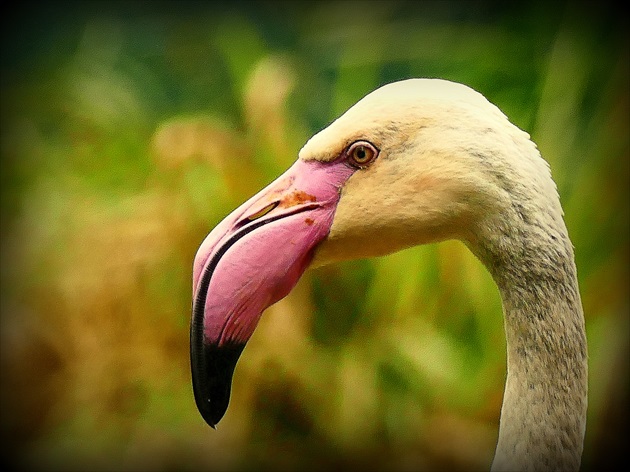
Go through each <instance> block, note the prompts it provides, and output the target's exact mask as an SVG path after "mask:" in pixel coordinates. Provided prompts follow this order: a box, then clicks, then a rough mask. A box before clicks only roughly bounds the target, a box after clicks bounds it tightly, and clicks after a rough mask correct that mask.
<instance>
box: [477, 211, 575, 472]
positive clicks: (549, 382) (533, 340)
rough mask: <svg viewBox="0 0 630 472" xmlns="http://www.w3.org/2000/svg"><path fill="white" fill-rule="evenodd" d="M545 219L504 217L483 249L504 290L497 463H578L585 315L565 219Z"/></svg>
mask: <svg viewBox="0 0 630 472" xmlns="http://www.w3.org/2000/svg"><path fill="white" fill-rule="evenodd" d="M549 221H552V223H551V224H541V222H540V221H538V222H535V223H534V224H533V225H525V224H521V225H520V226H519V225H514V224H508V225H505V226H504V227H503V228H502V231H500V232H499V233H501V239H500V240H498V239H496V238H495V240H493V241H490V242H489V244H487V245H486V246H485V247H484V249H483V251H481V252H482V254H481V258H482V260H484V262H485V263H486V265H487V266H488V268H489V269H490V271H491V273H492V275H493V277H494V279H495V281H496V283H497V285H498V287H499V290H500V292H501V297H502V301H503V311H504V319H505V333H506V339H507V380H506V386H505V393H504V397H503V406H502V408H501V420H500V425H499V439H498V443H497V448H496V452H495V457H494V461H493V464H492V470H496V471H499V470H531V471H543V470H578V469H579V466H580V460H581V455H582V447H583V440H584V431H585V427H586V402H587V361H586V358H587V354H586V350H587V349H586V334H585V329H584V316H583V312H582V304H581V301H580V295H579V291H578V283H577V276H576V267H575V263H574V256H573V249H572V245H571V242H570V241H569V238H568V235H567V231H566V227H565V226H564V223H563V222H562V219H561V218H553V219H551V220H549ZM512 223H514V222H512ZM494 234H497V233H496V232H495V233H494Z"/></svg>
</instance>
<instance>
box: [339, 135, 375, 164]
mask: <svg viewBox="0 0 630 472" xmlns="http://www.w3.org/2000/svg"><path fill="white" fill-rule="evenodd" d="M346 154H347V156H348V161H349V162H350V164H351V165H353V166H354V167H358V168H359V169H363V168H365V167H367V166H368V165H369V164H370V163H371V162H372V161H373V160H374V159H376V158H377V157H378V149H376V146H374V145H373V144H372V143H370V142H368V141H356V142H354V143H352V144H351V145H350V147H348V150H347V151H346Z"/></svg>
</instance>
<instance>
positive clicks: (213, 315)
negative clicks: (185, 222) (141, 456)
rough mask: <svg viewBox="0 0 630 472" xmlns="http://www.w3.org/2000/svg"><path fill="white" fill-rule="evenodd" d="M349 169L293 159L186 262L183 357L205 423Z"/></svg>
mask: <svg viewBox="0 0 630 472" xmlns="http://www.w3.org/2000/svg"><path fill="white" fill-rule="evenodd" d="M354 171H355V169H353V168H351V167H350V166H348V165H347V164H345V163H343V162H330V163H322V162H319V161H314V160H309V161H303V160H298V161H296V163H295V164H294V165H293V166H292V167H290V168H289V169H288V170H287V171H286V172H285V173H284V174H283V175H281V176H280V177H279V178H278V179H277V180H275V181H274V182H272V183H271V184H270V185H269V186H268V187H266V188H265V189H264V190H262V191H261V192H260V193H258V194H257V195H255V196H254V197H252V198H251V199H250V200H248V201H247V202H245V203H244V204H243V205H241V206H240V207H239V208H237V209H236V210H235V211H233V212H232V213H231V214H230V215H229V216H227V217H226V218H225V219H224V220H223V221H222V222H221V223H219V224H218V225H217V226H216V227H215V228H214V229H213V230H212V232H210V234H209V235H208V236H207V237H206V239H205V240H204V242H203V243H202V244H201V246H200V248H199V250H198V252H197V255H196V257H195V262H194V267H193V307H192V320H191V327H190V359H191V369H192V384H193V390H194V396H195V402H196V403H197V408H198V409H199V412H200V413H201V415H202V417H203V418H204V420H205V421H206V422H207V423H208V424H209V425H210V426H212V427H213V428H214V427H215V425H216V424H217V423H218V422H219V420H220V419H221V418H222V417H223V415H224V414H225V411H226V410H227V407H228V403H229V399H230V390H231V384H232V375H233V373H234V368H235V367H236V363H237V361H238V359H239V356H240V355H241V352H242V351H243V348H244V347H245V344H246V343H247V341H248V340H249V338H250V336H251V335H252V333H253V332H254V329H255V328H256V325H257V324H258V320H259V319H260V316H261V314H262V312H263V311H264V310H265V309H266V308H267V307H269V306H270V305H272V304H274V303H275V302H277V301H278V300H280V299H282V298H284V297H285V296H286V295H287V294H288V293H289V292H290V291H291V289H292V288H293V287H294V286H295V284H296V283H297V281H298V280H299V278H300V277H301V275H302V274H303V273H304V271H305V270H306V268H307V267H308V265H309V263H310V262H311V260H312V257H313V252H314V249H315V247H316V246H317V244H318V243H319V242H320V241H322V240H323V239H324V238H325V237H326V236H327V235H328V232H329V231H330V227H331V225H332V221H333V217H334V213H335V209H336V207H337V203H338V201H339V198H340V190H341V187H342V186H343V184H344V183H345V182H346V180H347V179H348V178H349V177H350V175H352V173H353V172H354Z"/></svg>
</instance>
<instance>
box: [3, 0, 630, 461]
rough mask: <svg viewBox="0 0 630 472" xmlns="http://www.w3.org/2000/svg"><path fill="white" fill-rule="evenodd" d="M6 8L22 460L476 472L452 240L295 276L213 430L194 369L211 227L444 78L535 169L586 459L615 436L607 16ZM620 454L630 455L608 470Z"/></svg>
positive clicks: (612, 129) (599, 455)
mask: <svg viewBox="0 0 630 472" xmlns="http://www.w3.org/2000/svg"><path fill="white" fill-rule="evenodd" d="M20 5H21V6H18V7H14V9H13V10H8V8H7V7H3V9H4V10H6V11H4V12H3V18H2V76H1V78H0V80H1V84H2V102H1V150H2V160H1V165H2V168H1V171H2V172H1V184H2V190H1V196H2V200H1V209H2V265H1V276H2V300H1V308H2V318H1V335H2V337H1V358H0V360H1V369H2V370H1V387H2V388H1V400H2V402H1V426H2V457H3V461H4V462H5V463H11V464H13V465H14V466H16V467H17V468H22V469H27V470H31V469H33V470H40V469H41V470H77V471H78V470H80V471H84V470H157V471H166V470H178V471H179V470H230V471H231V470H329V469H331V470H332V469H334V470H366V469H367V470H374V469H377V470H380V469H382V470H482V469H488V468H489V466H490V463H491V460H492V456H493V452H494V446H495V442H496V438H497V428H498V417H499V409H500V405H501V400H502V393H503V386H504V379H505V341H504V334H503V324H502V315H501V302H500V299H499V295H498V291H497V289H496V287H495V286H494V284H493V282H492V280H491V278H490V276H489V275H488V273H487V272H486V270H485V269H484V268H483V267H482V266H481V264H480V263H479V262H478V261H477V260H476V259H475V258H474V257H473V256H472V255H471V254H470V253H468V252H467V250H466V249H465V248H464V246H463V245H462V244H460V243H457V242H445V243H442V244H438V245H433V246H427V247H418V248H414V249H410V250H407V251H404V252H401V253H398V254H394V255H392V256H389V257H384V258H379V259H374V260H369V261H356V262H352V263H344V264H341V265H337V266H331V267H325V268H321V269H317V270H312V271H309V272H307V274H306V275H305V276H304V277H303V279H302V280H301V281H300V283H299V284H298V286H297V287H296V289H295V290H294V291H293V292H292V293H291V294H290V295H289V296H288V297H287V298H286V299H284V300H283V301H281V302H279V303H278V304H277V305H275V306H274V307H272V308H270V309H269V310H267V312H266V313H265V315H264V316H263V318H262V321H261V323H260V325H259V327H258V329H257V331H256V333H255V334H254V336H253V338H252V340H251V341H250V343H249V344H248V346H247V349H246V350H245V352H244V355H243V356H242V358H241V360H240V361H239V364H238V366H237V369H236V375H235V378H234V384H233V394H232V401H231V404H230V408H229V410H228V412H227V415H226V416H225V418H224V419H223V421H222V422H221V423H220V424H219V426H218V429H217V431H214V430H211V429H210V428H209V427H208V426H207V425H206V424H205V423H204V422H203V420H202V419H201V417H200V416H199V414H198V413H197V410H196V408H195V405H194V401H193V397H192V392H191V386H190V374H189V360H188V336H189V334H188V323H189V316H190V306H191V266H192V260H193V257H194V254H195V252H196V249H197V247H198V245H199V244H200V242H201V241H202V239H203V238H204V237H205V235H206V234H207V232H209V231H210V229H211V228H212V227H213V226H214V225H215V224H216V223H217V222H219V221H220V220H221V219H222V218H223V217H224V216H225V215H227V214H228V213H229V212H230V211H231V210H232V209H233V208H235V207H236V206H237V205H238V204H240V203H241V202H242V201H244V200H245V199H246V198H248V197H249V196H250V195H252V194H253V193H255V192H256V191H258V190H259V189H260V188H262V187H263V186H264V185H265V184H267V183H268V182H270V181H271V180H273V179H274V177H276V176H277V175H279V174H280V173H281V172H282V171H283V170H284V169H286V168H287V167H288V166H289V165H290V164H291V163H292V162H293V160H294V159H295V158H296V156H297V152H298V150H299V149H300V147H301V146H302V145H303V144H304V142H305V141H306V140H307V139H308V138H309V137H310V136H311V135H312V134H313V133H315V132H316V131H318V130H319V129H321V128H323V127H325V126H326V125H327V124H328V123H329V122H330V121H332V120H333V119H334V118H335V117H336V116H338V115H339V114H340V113H342V112H343V111H344V110H346V109H347V108H348V107H349V106H350V105H352V104H353V103H354V102H355V101H357V100H358V99H360V98H361V97H362V96H364V95H365V94H366V93H368V92H369V91H371V90H373V89H374V88H376V87H378V86H379V85H381V84H384V83H387V82H390V81H393V80H398V79H402V78H407V77H442V78H446V79H450V80H455V81H458V82H463V83H465V84H468V85H470V86H472V87H473V88H475V89H477V90H479V91H480V92H482V93H483V94H484V95H485V96H486V97H488V99H489V100H490V101H492V102H494V103H495V104H497V105H498V106H499V107H500V108H501V109H502V110H503V111H504V112H505V113H506V114H507V115H508V116H509V117H510V119H511V120H512V121H513V122H514V123H515V124H517V125H518V126H519V127H521V128H523V129H525V130H526V131H528V132H529V133H530V134H531V135H532V138H533V139H534V141H536V142H537V144H538V146H539V148H540V150H541V152H542V154H543V156H544V157H545V158H546V159H547V160H548V161H549V163H550V165H551V168H552V172H553V175H554V177H555V179H556V181H557V184H558V188H559V192H560V195H561V199H562V202H563V205H564V209H565V213H566V221H567V225H568V227H569V232H570V235H571V238H572V240H573V243H574V245H575V250H576V258H577V265H578V271H579V280H580V285H581V293H582V297H583V298H582V299H583V304H584V309H585V316H586V323H587V331H588V339H589V355H590V359H589V362H590V387H589V388H590V391H589V393H590V396H589V414H588V426H587V433H586V445H585V454H584V460H583V469H584V470H591V469H595V468H597V467H600V466H601V465H602V464H605V463H606V462H608V463H614V461H616V460H618V459H621V458H622V457H623V456H624V455H625V451H624V448H625V449H627V441H628V425H627V421H628V420H627V414H628V406H627V402H628V383H629V375H628V357H629V353H628V341H629V304H628V279H629V277H628V256H629V254H628V225H629V218H628V213H629V210H628V206H629V195H628V184H629V179H630V176H629V161H630V160H629V129H630V127H629V115H630V114H629V41H628V15H627V13H622V10H621V8H622V7H621V3H619V5H620V6H619V7H617V8H613V7H611V6H610V5H608V4H607V3H586V2H584V3H566V2H533V3H522V4H521V2H472V1H471V2H431V3H426V2H413V1H384V2H362V3H345V2H317V3H302V2H286V3H285V2H259V3H245V2H226V3H197V2H173V3H150V2H130V3H122V2H121V3H115V2H110V3H89V2H88V3H82V2H76V3H68V2H65V3H54V2H50V3H48V2H35V3H28V2H25V3H22V4H20ZM624 460H626V462H627V459H624Z"/></svg>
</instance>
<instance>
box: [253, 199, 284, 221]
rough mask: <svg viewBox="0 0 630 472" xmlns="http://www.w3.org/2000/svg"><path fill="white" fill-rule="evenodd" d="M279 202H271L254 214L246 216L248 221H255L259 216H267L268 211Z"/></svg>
mask: <svg viewBox="0 0 630 472" xmlns="http://www.w3.org/2000/svg"><path fill="white" fill-rule="evenodd" d="M278 203H279V202H273V203H270V204H269V205H267V206H266V207H265V208H263V209H262V210H259V211H257V212H256V213H254V214H253V215H250V216H248V217H247V218H245V219H246V220H247V221H254V220H257V219H258V218H262V217H263V216H265V215H266V214H267V213H269V212H270V211H271V210H273V209H274V208H275V207H277V206H278Z"/></svg>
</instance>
